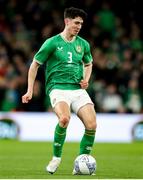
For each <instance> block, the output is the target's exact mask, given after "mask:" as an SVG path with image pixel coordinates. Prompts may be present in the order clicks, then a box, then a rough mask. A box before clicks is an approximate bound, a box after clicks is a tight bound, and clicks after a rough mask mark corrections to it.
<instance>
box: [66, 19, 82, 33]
mask: <svg viewBox="0 0 143 180" xmlns="http://www.w3.org/2000/svg"><path fill="white" fill-rule="evenodd" d="M82 25H83V19H82V18H81V17H76V18H74V19H69V18H68V19H67V22H66V26H67V29H68V32H69V33H70V35H73V36H76V35H77V34H78V33H79V31H80V29H81V28H82Z"/></svg>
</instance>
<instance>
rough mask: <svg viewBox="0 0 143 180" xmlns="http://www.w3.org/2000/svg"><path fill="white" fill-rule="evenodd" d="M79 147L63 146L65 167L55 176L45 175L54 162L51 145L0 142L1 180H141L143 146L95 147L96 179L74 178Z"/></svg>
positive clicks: (116, 144)
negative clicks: (48, 165)
mask: <svg viewBox="0 0 143 180" xmlns="http://www.w3.org/2000/svg"><path fill="white" fill-rule="evenodd" d="M78 150H79V143H68V142H66V143H65V145H64V151H63V158H62V163H61V165H60V167H59V169H58V170H57V172H56V173H55V174H53V175H50V174H48V173H47V172H46V171H45V166H46V165H47V163H48V161H49V160H50V159H51V155H52V143H49V142H20V141H10V140H0V179H112V178H113V179H118V178H119V179H127V178H129V179H141V178H143V143H141V142H140V143H131V144H124V143H122V144H118V143H115V144H111V143H110V144H109V143H96V144H95V146H94V149H93V151H92V155H93V156H95V157H96V160H97V171H96V175H95V176H83V175H82V176H80V175H78V176H74V175H72V169H73V161H74V159H75V158H76V156H77V154H78Z"/></svg>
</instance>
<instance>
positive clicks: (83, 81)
mask: <svg viewBox="0 0 143 180" xmlns="http://www.w3.org/2000/svg"><path fill="white" fill-rule="evenodd" d="M79 84H80V86H81V88H82V89H87V88H88V82H87V81H86V80H84V79H83V80H81V81H80V83H79Z"/></svg>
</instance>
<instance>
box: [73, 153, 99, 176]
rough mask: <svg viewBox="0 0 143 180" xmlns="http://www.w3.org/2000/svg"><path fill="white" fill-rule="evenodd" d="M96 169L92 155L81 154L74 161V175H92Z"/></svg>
mask: <svg viewBox="0 0 143 180" xmlns="http://www.w3.org/2000/svg"><path fill="white" fill-rule="evenodd" d="M95 171H96V160H95V158H94V157H93V156H91V155H88V154H82V155H79V156H77V158H76V159H75V161H74V170H73V174H74V175H93V174H94V173H95Z"/></svg>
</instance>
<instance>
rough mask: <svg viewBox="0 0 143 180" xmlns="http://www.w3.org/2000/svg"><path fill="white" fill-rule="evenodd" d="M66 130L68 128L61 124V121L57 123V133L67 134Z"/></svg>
mask: <svg viewBox="0 0 143 180" xmlns="http://www.w3.org/2000/svg"><path fill="white" fill-rule="evenodd" d="M66 130H67V128H63V127H61V126H60V125H59V123H58V124H57V126H56V133H57V134H59V135H64V134H66Z"/></svg>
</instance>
